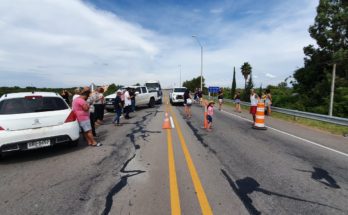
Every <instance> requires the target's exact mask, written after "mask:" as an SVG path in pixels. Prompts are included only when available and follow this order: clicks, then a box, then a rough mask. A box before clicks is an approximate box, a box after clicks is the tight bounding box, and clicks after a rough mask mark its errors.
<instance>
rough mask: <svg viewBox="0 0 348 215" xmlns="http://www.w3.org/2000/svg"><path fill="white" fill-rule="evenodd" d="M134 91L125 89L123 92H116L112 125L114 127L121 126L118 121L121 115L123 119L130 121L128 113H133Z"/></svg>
mask: <svg viewBox="0 0 348 215" xmlns="http://www.w3.org/2000/svg"><path fill="white" fill-rule="evenodd" d="M135 96H136V93H135V90H134V89H132V88H126V89H125V90H117V91H116V97H115V100H114V109H115V117H114V119H113V121H112V123H114V124H115V126H121V125H122V124H121V123H120V119H121V116H122V113H123V114H124V118H125V119H130V116H129V113H130V112H135Z"/></svg>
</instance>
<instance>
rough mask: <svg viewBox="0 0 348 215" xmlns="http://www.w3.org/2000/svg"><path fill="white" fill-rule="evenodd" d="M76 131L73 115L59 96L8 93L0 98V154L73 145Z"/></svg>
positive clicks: (53, 94)
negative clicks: (58, 145) (64, 144)
mask: <svg viewBox="0 0 348 215" xmlns="http://www.w3.org/2000/svg"><path fill="white" fill-rule="evenodd" d="M79 130H80V128H79V124H78V122H77V119H76V116H75V114H74V112H73V111H72V110H71V109H70V107H69V105H68V104H67V103H66V102H65V101H64V99H63V98H62V97H61V96H60V95H59V94H56V93H49V92H26V93H10V94H4V95H3V96H1V98H0V140H1V141H0V155H1V154H2V153H4V152H10V151H21V150H31V149H37V148H43V147H49V146H53V145H56V144H62V143H70V144H72V145H77V144H78V140H79V136H80V132H79Z"/></svg>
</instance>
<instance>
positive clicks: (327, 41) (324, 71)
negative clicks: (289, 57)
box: [294, 0, 348, 116]
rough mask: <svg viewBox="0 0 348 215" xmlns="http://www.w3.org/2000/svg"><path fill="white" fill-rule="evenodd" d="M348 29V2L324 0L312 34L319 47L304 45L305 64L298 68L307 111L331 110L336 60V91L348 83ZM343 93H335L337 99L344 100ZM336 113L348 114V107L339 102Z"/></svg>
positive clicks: (298, 90)
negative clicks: (343, 106) (331, 86)
mask: <svg viewBox="0 0 348 215" xmlns="http://www.w3.org/2000/svg"><path fill="white" fill-rule="evenodd" d="M347 32H348V2H347V1H346V0H345V1H343V0H320V2H319V6H318V7H317V15H316V17H315V22H314V24H313V25H312V26H310V27H309V33H310V36H311V37H312V38H313V39H314V40H315V41H316V43H317V45H318V47H315V46H313V45H308V46H306V47H304V49H303V51H304V54H305V56H306V57H305V59H304V67H302V68H299V69H297V70H296V71H295V72H294V78H295V80H296V83H295V84H294V90H295V92H296V93H298V94H299V100H298V102H299V103H301V104H302V106H303V107H305V108H306V111H312V112H317V113H323V114H327V110H328V106H329V94H330V84H331V78H332V77H331V71H332V66H333V64H337V69H336V71H337V72H336V75H337V77H336V91H337V90H338V89H341V87H342V88H346V87H347V86H348V34H347ZM343 91H345V90H344V89H343ZM341 95H342V94H339V93H338V94H337V95H336V96H335V102H336V100H337V101H341V98H340V97H339V96H341ZM341 104H342V103H339V104H337V105H341ZM342 105H343V104H342ZM342 110H345V111H343V112H342ZM334 114H335V115H340V116H348V110H347V109H345V108H342V107H337V106H336V104H335V105H334Z"/></svg>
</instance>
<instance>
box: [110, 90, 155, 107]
mask: <svg viewBox="0 0 348 215" xmlns="http://www.w3.org/2000/svg"><path fill="white" fill-rule="evenodd" d="M126 88H127V87H122V88H121V89H120V90H123V91H124V90H125V89H126ZM129 88H132V89H134V90H135V95H136V96H135V105H136V106H137V107H139V106H149V107H154V106H155V104H156V101H157V100H158V95H157V92H149V90H148V89H147V87H143V86H129ZM115 98H116V93H114V94H111V95H108V96H106V97H105V109H106V110H107V111H114V101H115Z"/></svg>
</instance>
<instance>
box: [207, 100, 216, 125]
mask: <svg viewBox="0 0 348 215" xmlns="http://www.w3.org/2000/svg"><path fill="white" fill-rule="evenodd" d="M214 104H215V103H214V102H213V101H211V102H209V104H208V106H207V114H208V115H207V120H208V128H207V131H211V126H212V123H213V115H214Z"/></svg>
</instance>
